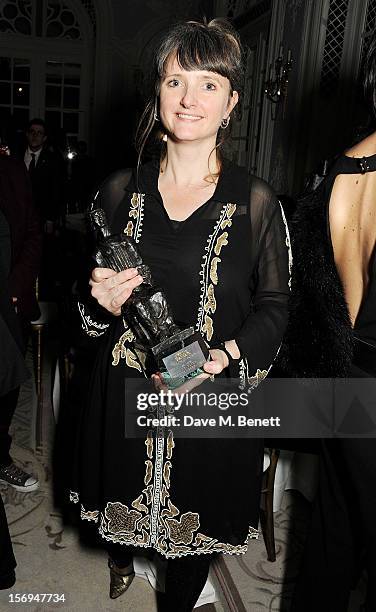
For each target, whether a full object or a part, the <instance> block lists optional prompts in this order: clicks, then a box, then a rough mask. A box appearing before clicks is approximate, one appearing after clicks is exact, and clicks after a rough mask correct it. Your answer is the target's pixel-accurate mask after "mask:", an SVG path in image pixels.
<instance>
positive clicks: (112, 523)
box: [104, 502, 141, 534]
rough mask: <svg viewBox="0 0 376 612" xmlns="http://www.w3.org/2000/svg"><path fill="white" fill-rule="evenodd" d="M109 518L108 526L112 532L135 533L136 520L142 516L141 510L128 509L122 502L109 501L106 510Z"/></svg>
mask: <svg viewBox="0 0 376 612" xmlns="http://www.w3.org/2000/svg"><path fill="white" fill-rule="evenodd" d="M104 513H105V516H106V518H107V519H108V528H109V530H110V531H112V533H119V534H121V533H125V534H129V533H134V531H135V529H136V522H137V520H138V519H139V518H140V517H141V512H137V510H128V507H127V506H124V505H123V504H121V503H120V502H108V503H107V506H106V509H105V511H104Z"/></svg>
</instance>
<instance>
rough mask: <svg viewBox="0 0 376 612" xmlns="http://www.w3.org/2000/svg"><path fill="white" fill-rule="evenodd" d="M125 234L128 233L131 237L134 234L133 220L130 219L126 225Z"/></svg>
mask: <svg viewBox="0 0 376 612" xmlns="http://www.w3.org/2000/svg"><path fill="white" fill-rule="evenodd" d="M124 234H127V236H130V237H132V236H133V223H132V221H128V223H127V225H126V227H125V228H124Z"/></svg>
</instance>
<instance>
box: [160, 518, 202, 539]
mask: <svg viewBox="0 0 376 612" xmlns="http://www.w3.org/2000/svg"><path fill="white" fill-rule="evenodd" d="M166 522H167V525H168V531H169V536H170V538H171V540H172V541H173V542H174V544H191V542H192V540H193V533H194V532H195V531H197V529H198V528H199V527H200V521H199V516H198V514H197V513H196V512H186V513H185V514H182V515H181V517H180V521H177V520H176V519H167V520H166Z"/></svg>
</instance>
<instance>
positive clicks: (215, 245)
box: [196, 203, 236, 342]
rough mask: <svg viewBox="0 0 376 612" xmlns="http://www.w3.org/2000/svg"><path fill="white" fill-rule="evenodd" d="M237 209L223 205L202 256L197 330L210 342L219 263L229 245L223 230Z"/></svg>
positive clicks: (231, 205) (230, 221)
mask: <svg viewBox="0 0 376 612" xmlns="http://www.w3.org/2000/svg"><path fill="white" fill-rule="evenodd" d="M235 211H236V204H230V203H229V204H225V205H224V206H223V208H222V210H221V212H220V215H219V219H218V220H217V222H216V224H215V226H214V230H213V233H212V234H211V235H210V236H209V238H208V240H207V246H206V247H205V251H206V253H205V255H203V258H202V260H203V261H202V264H201V271H200V276H201V277H202V278H201V279H200V284H201V295H200V304H199V309H198V319H197V323H196V330H197V331H200V332H201V333H202V334H203V335H204V337H205V338H206V340H207V341H208V342H210V340H211V339H212V337H213V333H214V323H213V318H212V316H211V315H214V313H215V311H216V309H217V303H216V299H215V289H214V287H215V285H217V284H218V265H219V263H220V262H221V258H220V257H219V256H220V254H221V250H222V248H223V247H224V246H227V245H228V232H224V231H222V230H224V229H225V228H230V227H231V226H232V217H233V215H234V213H235ZM221 232H222V233H221Z"/></svg>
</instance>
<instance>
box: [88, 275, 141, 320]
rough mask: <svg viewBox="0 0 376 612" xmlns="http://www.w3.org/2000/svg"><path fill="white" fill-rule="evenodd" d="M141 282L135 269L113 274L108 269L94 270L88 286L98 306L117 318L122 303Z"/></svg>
mask: <svg viewBox="0 0 376 612" xmlns="http://www.w3.org/2000/svg"><path fill="white" fill-rule="evenodd" d="M142 281H143V278H142V276H140V275H139V273H138V270H137V269H136V268H128V269H127V270H123V271H122V272H115V271H114V270H111V269H110V268H94V270H93V272H92V274H91V279H90V281H89V285H90V286H91V295H92V296H93V298H95V299H96V300H97V302H98V304H100V305H101V306H103V308H105V309H106V310H108V311H109V312H111V313H112V314H114V315H117V316H118V315H120V314H121V307H122V305H123V304H124V302H126V301H127V299H128V298H129V296H130V295H131V293H132V291H133V289H135V287H138V286H139V285H141V283H142Z"/></svg>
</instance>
